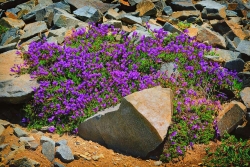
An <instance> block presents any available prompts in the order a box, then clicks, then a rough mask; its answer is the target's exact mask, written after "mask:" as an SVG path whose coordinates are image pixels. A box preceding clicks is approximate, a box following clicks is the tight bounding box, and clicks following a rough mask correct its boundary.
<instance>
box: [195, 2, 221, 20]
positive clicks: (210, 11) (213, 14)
mask: <svg viewBox="0 0 250 167" xmlns="http://www.w3.org/2000/svg"><path fill="white" fill-rule="evenodd" d="M195 7H196V8H197V9H199V10H202V9H203V11H202V13H203V15H202V18H208V19H223V18H225V17H226V6H224V5H221V4H219V3H217V2H215V1H211V0H205V1H200V2H198V3H196V4H195Z"/></svg>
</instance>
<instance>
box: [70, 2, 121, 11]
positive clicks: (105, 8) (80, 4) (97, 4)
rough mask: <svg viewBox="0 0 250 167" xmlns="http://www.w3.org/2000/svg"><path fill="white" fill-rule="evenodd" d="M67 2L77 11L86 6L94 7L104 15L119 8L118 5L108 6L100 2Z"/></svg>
mask: <svg viewBox="0 0 250 167" xmlns="http://www.w3.org/2000/svg"><path fill="white" fill-rule="evenodd" d="M67 2H68V3H69V4H70V5H72V6H74V7H76V8H77V9H79V8H82V7H84V6H92V7H94V8H96V9H98V10H100V11H101V12H102V13H105V12H107V11H108V10H109V9H110V8H115V7H116V6H118V5H117V4H108V3H103V2H102V1H99V0H67Z"/></svg>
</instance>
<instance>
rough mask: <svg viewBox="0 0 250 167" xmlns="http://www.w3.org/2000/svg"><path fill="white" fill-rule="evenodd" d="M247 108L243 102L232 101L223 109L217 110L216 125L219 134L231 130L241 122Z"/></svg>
mask: <svg viewBox="0 0 250 167" xmlns="http://www.w3.org/2000/svg"><path fill="white" fill-rule="evenodd" d="M246 112H247V108H246V106H245V105H244V104H242V103H240V102H237V101H232V102H230V103H229V104H228V105H227V106H226V107H225V109H224V110H223V111H221V112H219V115H218V117H217V125H218V129H219V132H220V135H221V136H223V135H224V134H225V132H227V133H230V132H232V131H233V130H234V129H235V128H236V127H237V126H238V125H240V124H242V123H243V118H244V117H245V116H246Z"/></svg>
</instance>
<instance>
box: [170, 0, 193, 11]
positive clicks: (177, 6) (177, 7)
mask: <svg viewBox="0 0 250 167" xmlns="http://www.w3.org/2000/svg"><path fill="white" fill-rule="evenodd" d="M171 7H172V8H173V9H174V11H183V10H196V8H195V6H194V4H193V3H192V1H174V2H172V3H171Z"/></svg>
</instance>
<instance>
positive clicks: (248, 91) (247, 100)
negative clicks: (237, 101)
mask: <svg viewBox="0 0 250 167" xmlns="http://www.w3.org/2000/svg"><path fill="white" fill-rule="evenodd" d="M240 97H241V99H242V101H243V102H244V104H245V105H246V107H247V108H248V109H250V87H246V88H244V89H243V90H242V91H241V92H240Z"/></svg>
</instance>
